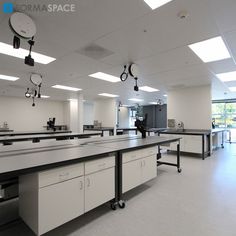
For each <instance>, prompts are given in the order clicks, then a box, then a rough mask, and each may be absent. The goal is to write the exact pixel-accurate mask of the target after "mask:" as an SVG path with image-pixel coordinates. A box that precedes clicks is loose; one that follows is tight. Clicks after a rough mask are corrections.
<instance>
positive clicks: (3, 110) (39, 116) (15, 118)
mask: <svg viewBox="0 0 236 236" xmlns="http://www.w3.org/2000/svg"><path fill="white" fill-rule="evenodd" d="M35 104H36V105H35V107H32V100H31V99H27V98H16V97H5V96H1V97H0V125H1V126H2V124H3V122H4V121H6V122H7V123H8V125H9V128H10V129H13V130H14V131H38V130H43V129H44V128H43V126H45V125H47V121H48V118H49V117H56V124H59V125H64V124H65V120H64V103H63V102H57V101H50V100H44V99H36V101H35Z"/></svg>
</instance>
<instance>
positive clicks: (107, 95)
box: [98, 93, 119, 98]
mask: <svg viewBox="0 0 236 236" xmlns="http://www.w3.org/2000/svg"><path fill="white" fill-rule="evenodd" d="M98 95H99V96H103V97H110V98H117V97H119V95H115V94H110V93H100V94H98Z"/></svg>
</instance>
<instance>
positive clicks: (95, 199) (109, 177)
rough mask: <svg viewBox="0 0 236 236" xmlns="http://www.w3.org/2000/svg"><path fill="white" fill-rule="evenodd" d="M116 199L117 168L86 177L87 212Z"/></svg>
mask: <svg viewBox="0 0 236 236" xmlns="http://www.w3.org/2000/svg"><path fill="white" fill-rule="evenodd" d="M114 197H115V168H114V167H112V168H109V169H105V170H102V171H99V172H96V173H93V174H90V175H86V176H85V212H87V211H89V210H91V209H93V208H95V207H97V206H99V205H101V204H103V203H105V202H107V201H109V200H112V199H113V198H114Z"/></svg>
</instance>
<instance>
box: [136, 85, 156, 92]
mask: <svg viewBox="0 0 236 236" xmlns="http://www.w3.org/2000/svg"><path fill="white" fill-rule="evenodd" d="M139 89H140V90H142V91H145V92H149V93H153V92H158V91H159V90H158V89H155V88H151V87H148V86H143V87H139Z"/></svg>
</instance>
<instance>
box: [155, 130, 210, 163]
mask: <svg viewBox="0 0 236 236" xmlns="http://www.w3.org/2000/svg"><path fill="white" fill-rule="evenodd" d="M158 135H159V136H163V137H168V136H169V137H179V138H182V139H181V150H180V151H181V152H187V153H195V154H201V157H202V160H204V159H205V158H206V157H207V156H210V155H211V130H201V129H184V130H181V129H179V130H178V129H166V130H162V131H158ZM170 150H174V151H175V149H173V148H172V147H170Z"/></svg>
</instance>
